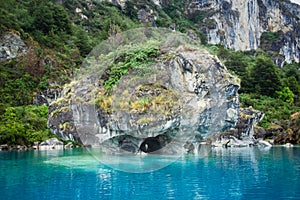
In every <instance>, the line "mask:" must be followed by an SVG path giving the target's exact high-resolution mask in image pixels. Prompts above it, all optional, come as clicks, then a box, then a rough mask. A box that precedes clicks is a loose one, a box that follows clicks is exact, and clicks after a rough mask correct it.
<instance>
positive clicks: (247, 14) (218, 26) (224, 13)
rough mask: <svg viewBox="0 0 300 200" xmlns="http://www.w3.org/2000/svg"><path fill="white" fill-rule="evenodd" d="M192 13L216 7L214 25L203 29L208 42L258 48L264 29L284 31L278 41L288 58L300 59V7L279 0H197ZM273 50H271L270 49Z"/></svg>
mask: <svg viewBox="0 0 300 200" xmlns="http://www.w3.org/2000/svg"><path fill="white" fill-rule="evenodd" d="M188 10H189V11H190V12H198V11H205V10H206V11H208V10H214V11H215V12H214V14H212V15H211V16H210V19H211V20H210V22H212V21H213V25H210V26H205V27H203V28H202V30H204V32H205V33H206V34H207V38H208V43H210V44H219V43H221V44H224V45H225V46H226V47H228V48H232V49H235V50H251V49H257V48H259V47H260V44H261V35H262V33H263V32H273V33H275V32H279V31H282V32H283V37H282V38H281V39H280V40H279V41H277V46H278V49H279V50H278V53H280V54H283V55H284V56H285V61H287V62H292V61H293V60H294V61H296V62H299V58H300V54H299V53H300V23H299V17H300V15H299V13H300V6H299V5H297V4H292V3H290V2H288V1H277V0H245V1H240V0H195V1H193V2H192V3H191V4H190V7H189V8H188ZM268 50H270V49H268Z"/></svg>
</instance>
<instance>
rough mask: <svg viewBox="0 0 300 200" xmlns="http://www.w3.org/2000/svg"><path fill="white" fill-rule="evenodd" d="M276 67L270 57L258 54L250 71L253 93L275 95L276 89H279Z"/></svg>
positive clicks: (279, 83)
mask: <svg viewBox="0 0 300 200" xmlns="http://www.w3.org/2000/svg"><path fill="white" fill-rule="evenodd" d="M278 70H279V69H278V67H277V66H276V65H275V64H274V63H273V61H272V60H271V59H270V58H267V57H265V56H263V55H260V56H258V57H257V58H256V62H255V65H254V67H253V69H252V71H251V77H252V78H253V80H252V85H253V88H254V89H255V91H254V92H255V93H257V94H261V95H267V96H270V97H276V91H280V90H281V82H280V76H279V72H278Z"/></svg>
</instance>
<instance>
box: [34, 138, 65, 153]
mask: <svg viewBox="0 0 300 200" xmlns="http://www.w3.org/2000/svg"><path fill="white" fill-rule="evenodd" d="M63 148H64V143H63V142H61V141H59V140H58V139H57V138H50V139H48V140H45V141H43V142H41V143H40V145H39V150H52V149H63Z"/></svg>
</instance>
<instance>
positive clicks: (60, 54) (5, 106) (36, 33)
mask: <svg viewBox="0 0 300 200" xmlns="http://www.w3.org/2000/svg"><path fill="white" fill-rule="evenodd" d="M91 2H92V3H91V4H89V3H88V2H86V1H81V0H72V1H70V0H66V1H64V3H63V5H59V4H57V3H56V1H55V0H52V1H48V0H39V1H37V0H23V1H17V0H10V1H7V0H0V22H1V24H0V38H1V35H3V34H6V33H7V32H11V33H16V34H19V35H20V36H21V38H22V39H23V40H24V41H25V43H26V45H27V47H28V52H27V54H25V55H22V56H21V57H19V58H15V59H11V60H9V61H6V62H1V63H0V96H1V99H0V144H1V143H10V144H31V143H32V142H34V141H41V140H43V139H46V138H47V137H49V136H50V133H49V130H48V128H47V125H46V122H47V107H46V106H38V107H37V106H33V105H32V104H34V103H36V101H35V97H36V94H40V93H43V92H45V91H47V90H49V89H54V88H61V87H62V86H63V85H64V84H65V83H67V82H69V81H70V80H71V78H72V76H73V74H74V71H76V69H78V68H79V67H80V64H81V62H82V60H83V59H84V57H85V56H86V55H87V54H88V53H89V52H90V50H91V49H92V47H93V46H95V45H96V44H98V43H99V42H101V41H103V40H104V39H106V38H107V37H108V36H110V35H113V34H116V33H118V32H121V31H124V30H128V29H131V28H135V27H138V26H141V25H142V24H140V23H139V21H138V19H137V17H138V13H137V11H136V10H135V8H134V6H133V5H134V4H133V2H132V1H128V2H127V3H126V7H125V9H123V10H122V9H121V8H119V7H116V6H114V5H112V4H108V3H99V2H96V1H91ZM152 6H153V9H155V10H156V11H157V12H158V14H159V18H157V19H156V21H155V22H156V25H157V26H163V27H169V26H172V25H173V24H176V27H177V28H176V30H178V31H182V32H185V31H187V30H190V29H192V30H194V31H195V32H196V34H197V35H198V36H199V37H200V39H201V41H202V43H203V44H205V43H206V38H205V35H204V34H203V33H202V32H201V31H200V30H199V29H198V28H197V27H199V26H202V25H203V24H202V25H201V24H199V23H204V22H203V19H204V18H206V17H207V16H209V15H210V14H211V12H212V11H207V12H205V13H204V12H198V13H196V14H193V15H189V14H188V15H185V14H183V13H184V12H182V9H184V8H185V7H186V5H185V3H184V1H169V3H168V6H162V7H161V8H159V7H157V6H155V5H152ZM76 8H77V11H76V12H75V10H76ZM86 19H88V20H86ZM206 25H207V26H209V22H208V21H206ZM262 38H263V39H264V40H266V41H268V42H274V41H276V40H277V39H278V38H280V32H278V33H264V34H263V35H262ZM266 45H268V44H267V43H266ZM208 47H209V48H210V49H211V51H212V52H213V53H215V54H216V55H218V57H220V58H221V59H222V60H223V62H224V63H225V65H226V66H227V67H228V68H229V69H230V70H231V71H232V72H233V73H235V74H236V75H237V76H239V77H240V78H241V80H242V81H241V85H242V88H241V90H240V92H241V93H242V95H241V103H242V105H243V106H253V107H254V108H256V109H259V110H262V111H263V112H265V113H266V116H265V118H264V120H263V121H262V122H261V125H262V126H263V127H265V128H267V127H268V126H269V125H270V124H271V123H272V122H273V121H281V122H284V121H285V120H288V119H289V117H290V115H291V114H293V113H295V112H297V111H300V71H299V69H300V65H299V63H291V64H285V65H284V67H283V68H279V67H278V66H276V65H274V62H273V61H272V59H271V58H270V54H269V53H268V52H264V51H262V50H257V51H249V52H241V51H237V52H234V51H232V50H228V49H226V48H224V47H222V46H208ZM148 50H149V49H148ZM148 50H147V49H139V50H137V52H138V53H136V52H133V53H132V54H130V55H129V54H126V55H124V58H123V61H122V62H118V63H115V64H114V65H112V66H111V68H110V70H109V71H108V75H109V76H108V78H107V80H106V82H105V86H106V88H107V89H108V90H110V89H112V87H113V86H114V85H115V84H116V83H117V81H118V79H119V78H120V76H122V75H123V74H124V73H126V71H127V70H130V68H133V67H136V66H138V65H140V64H142V63H147V62H150V61H151V59H150V60H149V57H152V56H154V57H155V56H156V55H157V53H158V51H157V49H150V50H151V51H150V50H149V51H150V52H149V51H148ZM144 103H145V102H144ZM144 103H142V104H141V102H137V105H136V106H140V105H144ZM146 103H147V101H146ZM138 109H139V107H138Z"/></svg>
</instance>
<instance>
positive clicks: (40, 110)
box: [0, 106, 53, 145]
mask: <svg viewBox="0 0 300 200" xmlns="http://www.w3.org/2000/svg"><path fill="white" fill-rule="evenodd" d="M47 113H48V108H47V106H19V107H7V108H6V109H5V112H4V113H3V114H2V115H1V116H0V144H5V143H6V144H9V145H14V144H21V145H32V144H33V142H41V141H44V140H46V139H48V138H49V137H51V136H52V137H53V135H52V134H51V133H50V131H49V129H48V128H47Z"/></svg>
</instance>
